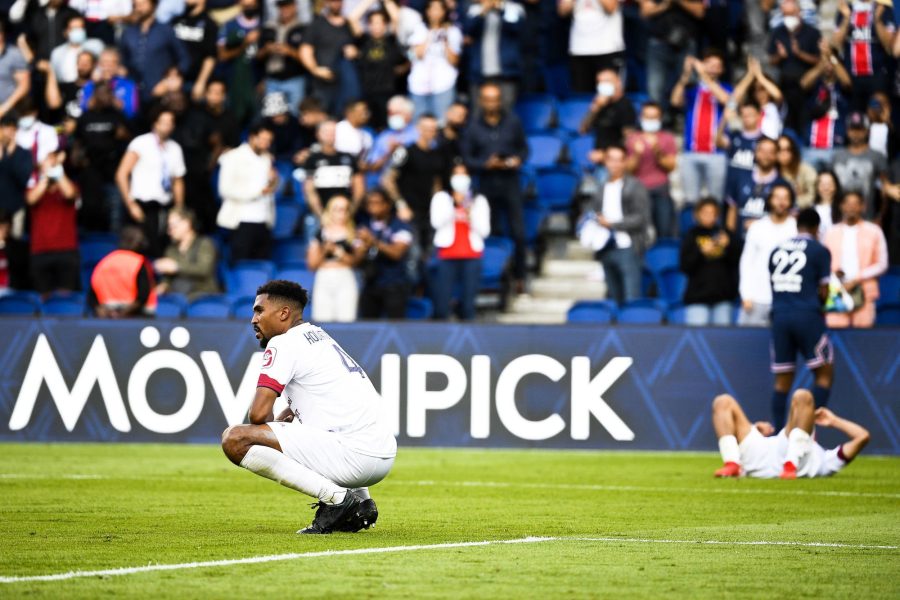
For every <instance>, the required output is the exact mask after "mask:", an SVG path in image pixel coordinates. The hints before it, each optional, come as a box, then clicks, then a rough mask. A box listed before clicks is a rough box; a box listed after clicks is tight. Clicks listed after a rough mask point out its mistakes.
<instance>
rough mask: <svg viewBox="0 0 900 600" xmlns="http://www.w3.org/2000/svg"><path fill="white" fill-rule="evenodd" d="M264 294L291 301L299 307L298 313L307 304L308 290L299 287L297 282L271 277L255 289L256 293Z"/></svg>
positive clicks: (258, 294) (301, 311)
mask: <svg viewBox="0 0 900 600" xmlns="http://www.w3.org/2000/svg"><path fill="white" fill-rule="evenodd" d="M263 294H266V295H267V296H269V297H270V298H277V299H278V300H282V301H284V302H292V303H294V304H296V305H297V306H299V307H300V313H301V314H302V313H303V309H304V308H306V305H307V304H309V292H307V291H306V290H304V289H303V288H302V287H300V284H299V283H296V282H294V281H288V280H286V279H273V280H272V281H269V282H268V283H264V284H263V285H261V286H259V287H258V288H257V289H256V295H257V296H261V295H263Z"/></svg>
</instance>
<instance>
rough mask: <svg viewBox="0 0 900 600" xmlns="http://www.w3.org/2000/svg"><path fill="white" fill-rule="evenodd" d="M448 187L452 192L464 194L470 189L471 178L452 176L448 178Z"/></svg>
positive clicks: (461, 175) (460, 175)
mask: <svg viewBox="0 0 900 600" xmlns="http://www.w3.org/2000/svg"><path fill="white" fill-rule="evenodd" d="M450 187H451V188H453V191H454V192H459V193H460V194H465V193H466V192H468V191H469V188H471V187H472V178H471V177H469V176H468V175H463V174H459V175H454V176H452V177H451V178H450Z"/></svg>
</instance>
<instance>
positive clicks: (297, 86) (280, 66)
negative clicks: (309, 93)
mask: <svg viewBox="0 0 900 600" xmlns="http://www.w3.org/2000/svg"><path fill="white" fill-rule="evenodd" d="M275 5H276V6H277V7H278V12H277V17H276V19H275V20H272V21H269V22H268V23H267V24H266V25H265V26H264V27H263V29H262V35H261V36H260V42H259V53H258V54H257V55H256V58H257V60H259V61H261V63H262V66H263V69H264V71H265V75H266V94H271V93H273V92H281V93H282V94H284V97H285V101H286V102H287V106H288V108H289V109H290V112H291V114H293V115H295V116H296V115H297V114H299V106H300V101H301V100H303V96H304V95H305V92H306V68H305V67H304V66H303V63H302V62H300V45H301V44H302V43H303V40H304V37H305V27H304V26H303V24H302V23H301V22H300V19H299V18H298V13H297V3H296V2H295V0H275ZM277 137H278V136H277V134H276V145H277Z"/></svg>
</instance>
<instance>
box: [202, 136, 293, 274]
mask: <svg viewBox="0 0 900 600" xmlns="http://www.w3.org/2000/svg"><path fill="white" fill-rule="evenodd" d="M274 138H275V136H274V134H273V132H272V130H271V129H269V128H268V127H266V126H265V125H262V124H260V125H255V126H254V127H252V128H251V129H250V133H249V135H248V136H247V141H246V142H244V143H243V144H241V145H240V146H238V147H237V148H235V149H234V150H229V151H228V152H226V153H225V154H223V155H222V156H221V158H219V195H220V196H221V197H222V208H220V209H219V216H218V218H217V219H216V223H217V224H218V225H219V227H223V228H225V229H229V230H231V237H230V239H229V245H230V247H231V261H232V262H237V261H239V260H245V259H263V260H264V259H268V258H269V256H270V255H271V253H272V233H271V229H272V227H273V226H274V225H275V196H274V194H275V190H277V189H278V173H277V172H276V171H275V167H274V166H273V160H274V159H273V158H272V155H271V154H270V152H269V149H270V148H271V147H272V141H273V140H274Z"/></svg>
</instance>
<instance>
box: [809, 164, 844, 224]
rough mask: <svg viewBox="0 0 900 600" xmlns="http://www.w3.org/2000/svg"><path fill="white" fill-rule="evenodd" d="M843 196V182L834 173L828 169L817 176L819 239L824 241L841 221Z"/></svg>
mask: <svg viewBox="0 0 900 600" xmlns="http://www.w3.org/2000/svg"><path fill="white" fill-rule="evenodd" d="M841 196H843V192H842V190H841V182H840V180H839V179H838V177H837V175H836V174H835V172H834V171H832V170H830V169H826V170H824V171H821V172H820V173H819V174H818V175H817V176H816V187H815V197H814V201H813V206H814V207H815V209H816V212H817V213H819V219H820V220H821V224H820V225H819V239H822V240H824V239H825V234H826V233H827V232H828V230H829V229H831V226H832V225H834V224H835V223H839V222H840V221H841V211H840V208H839V207H838V204H839V202H838V200H839V199H840V198H841Z"/></svg>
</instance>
